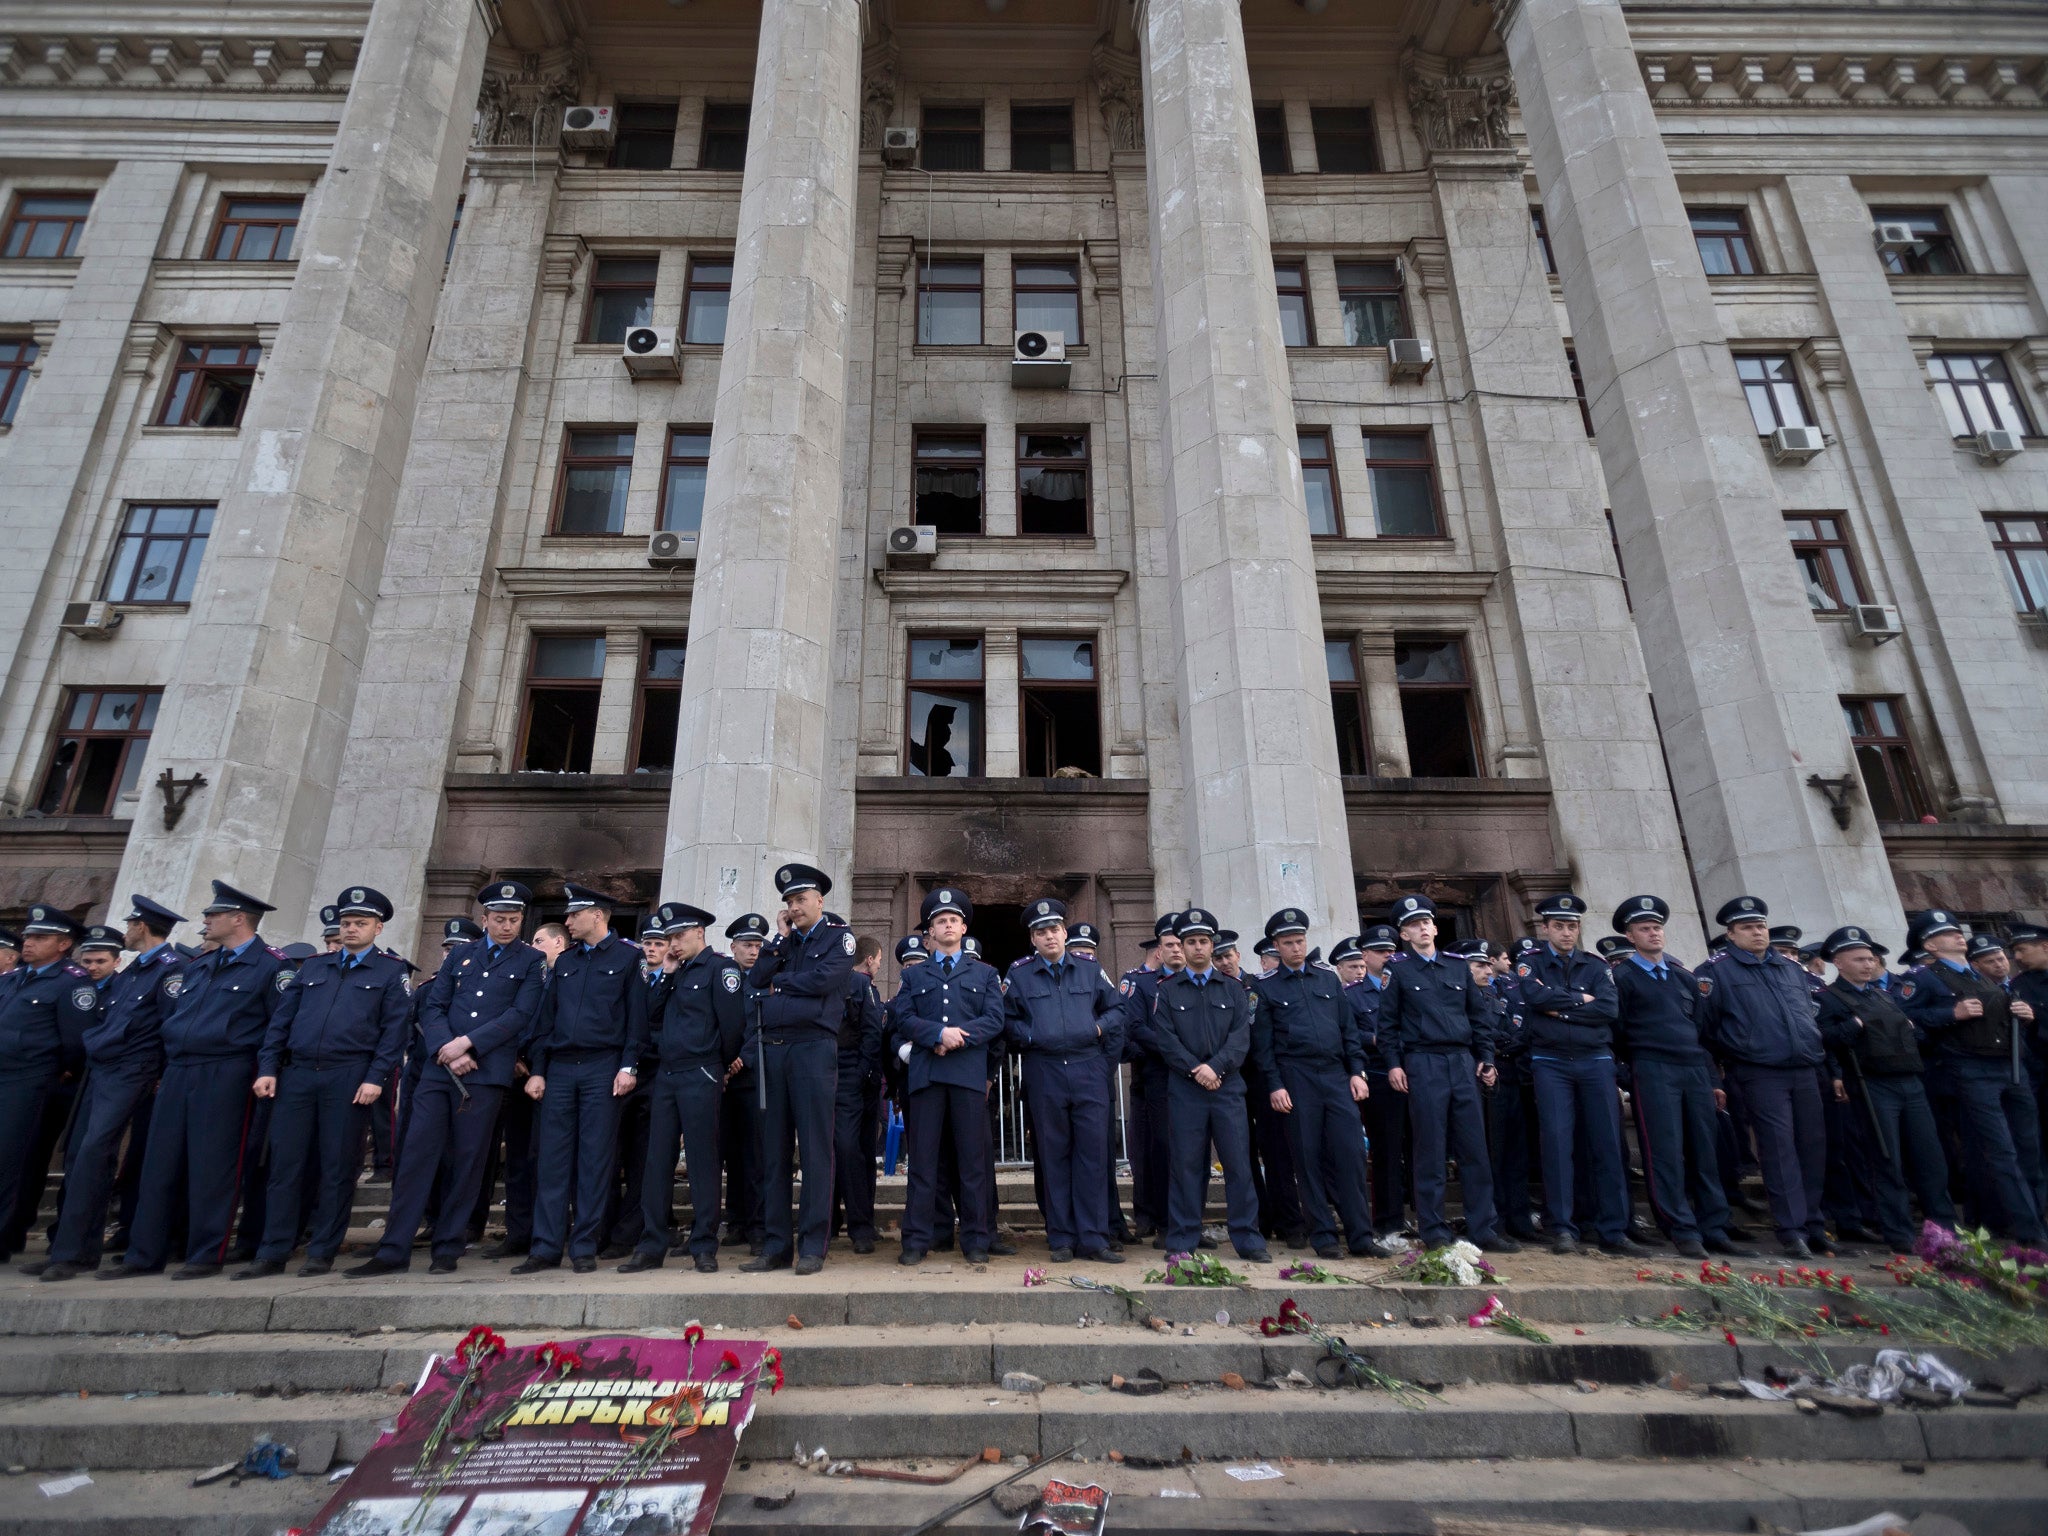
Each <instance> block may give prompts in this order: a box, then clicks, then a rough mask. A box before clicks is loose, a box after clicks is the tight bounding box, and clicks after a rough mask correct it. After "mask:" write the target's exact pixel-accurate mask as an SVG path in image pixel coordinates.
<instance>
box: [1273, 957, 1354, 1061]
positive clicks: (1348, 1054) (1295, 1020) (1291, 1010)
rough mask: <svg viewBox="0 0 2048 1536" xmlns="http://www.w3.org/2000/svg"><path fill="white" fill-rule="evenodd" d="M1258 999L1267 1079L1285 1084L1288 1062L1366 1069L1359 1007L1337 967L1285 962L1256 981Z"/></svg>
mask: <svg viewBox="0 0 2048 1536" xmlns="http://www.w3.org/2000/svg"><path fill="white" fill-rule="evenodd" d="M1251 989H1252V995H1253V997H1254V999H1255V1000H1256V1001H1257V1003H1258V1007H1257V1010H1256V1012H1255V1014H1254V1016H1253V1019H1252V1059H1253V1060H1254V1061H1255V1062H1256V1063H1257V1064H1258V1068H1259V1071H1260V1072H1261V1073H1262V1074H1264V1076H1265V1079H1266V1081H1267V1083H1269V1084H1270V1085H1271V1086H1272V1087H1275V1088H1277V1087H1280V1086H1281V1081H1280V1078H1279V1076H1278V1071H1279V1066H1280V1063H1282V1062H1291V1063H1293V1064H1295V1065H1297V1066H1304V1067H1316V1068H1332V1067H1334V1068H1336V1069H1338V1070H1340V1071H1342V1072H1343V1074H1344V1075H1345V1076H1346V1077H1357V1076H1360V1075H1361V1074H1363V1073H1364V1071H1365V1040H1364V1037H1363V1035H1362V1034H1361V1032H1360V1030H1359V1027H1358V1008H1357V1005H1356V1004H1355V1003H1354V1002H1353V1001H1352V999H1351V997H1350V996H1349V995H1348V991H1347V989H1346V987H1345V986H1344V983H1343V981H1342V980H1341V979H1340V978H1339V977H1338V976H1337V974H1336V973H1335V972H1333V971H1325V970H1321V969H1319V968H1318V967H1316V966H1313V965H1310V966H1304V967H1303V968H1302V969H1301V970H1299V971H1290V970H1289V969H1288V968H1287V967H1286V966H1284V965H1283V966H1281V967H1280V968H1279V969H1278V970H1277V971H1274V972H1273V973H1272V974H1271V975H1270V976H1261V977H1260V978H1259V979H1258V980H1256V981H1254V982H1253V983H1252V984H1251Z"/></svg>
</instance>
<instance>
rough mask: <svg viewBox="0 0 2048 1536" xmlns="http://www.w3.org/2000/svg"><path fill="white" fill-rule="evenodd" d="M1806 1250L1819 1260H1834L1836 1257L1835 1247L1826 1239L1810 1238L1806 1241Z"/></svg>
mask: <svg viewBox="0 0 2048 1536" xmlns="http://www.w3.org/2000/svg"><path fill="white" fill-rule="evenodd" d="M1806 1249H1807V1252H1809V1253H1811V1254H1812V1255H1813V1256H1814V1257H1815V1258H1817V1259H1832V1258H1833V1257H1834V1256H1835V1245H1834V1244H1833V1243H1831V1242H1829V1241H1828V1240H1827V1239H1826V1238H1824V1237H1809V1238H1808V1239H1807V1240H1806Z"/></svg>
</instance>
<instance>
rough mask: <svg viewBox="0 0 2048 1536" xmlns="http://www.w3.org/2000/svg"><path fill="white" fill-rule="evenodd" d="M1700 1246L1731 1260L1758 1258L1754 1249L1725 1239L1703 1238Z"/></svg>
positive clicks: (1682, 1250)
mask: <svg viewBox="0 0 2048 1536" xmlns="http://www.w3.org/2000/svg"><path fill="white" fill-rule="evenodd" d="M1700 1246H1701V1247H1702V1248H1704V1249H1706V1250H1707V1252H1709V1253H1718V1254H1722V1255H1724V1256H1725V1257H1727V1258H1731V1259H1753V1258H1755V1257H1756V1250H1755V1249H1754V1248H1745V1247H1743V1246H1742V1244H1740V1243H1731V1242H1729V1241H1728V1239H1727V1238H1725V1237H1703V1238H1701V1239H1700ZM1679 1251H1680V1252H1681V1253H1683V1252H1684V1251H1685V1250H1684V1249H1680V1250H1679Z"/></svg>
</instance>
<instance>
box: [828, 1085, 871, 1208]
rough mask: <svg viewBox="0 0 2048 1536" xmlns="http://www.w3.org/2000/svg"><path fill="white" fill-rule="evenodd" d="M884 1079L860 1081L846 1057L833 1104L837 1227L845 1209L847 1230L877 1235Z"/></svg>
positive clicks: (833, 1172) (833, 1202) (833, 1152)
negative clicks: (877, 1165) (877, 1157)
mask: <svg viewBox="0 0 2048 1536" xmlns="http://www.w3.org/2000/svg"><path fill="white" fill-rule="evenodd" d="M881 1109H882V1085H881V1084H880V1083H879V1082H876V1081H875V1080H874V1079H872V1078H870V1079H868V1080H866V1081H861V1080H860V1079H859V1078H858V1077H857V1076H856V1075H855V1071H854V1069H852V1068H850V1067H848V1066H847V1064H846V1063H845V1062H844V1061H842V1062H841V1063H840V1065H839V1087H838V1090H837V1093H836V1096H835V1099H834V1103H833V1106H832V1179H833V1185H834V1188H833V1190H832V1230H833V1231H835V1232H836V1231H838V1230H839V1223H840V1219H841V1217H842V1215H843V1216H844V1219H845V1222H846V1235H847V1236H848V1237H851V1238H857V1239H861V1240H865V1241H869V1242H872V1241H873V1240H874V1236H875V1140H876V1136H877V1134H878V1133H879V1131H880V1129H881Z"/></svg>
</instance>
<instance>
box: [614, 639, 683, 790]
mask: <svg viewBox="0 0 2048 1536" xmlns="http://www.w3.org/2000/svg"><path fill="white" fill-rule="evenodd" d="M689 639H690V637H689V636H688V635H687V634H676V633H670V632H666V631H663V632H656V631H652V630H649V631H645V632H643V633H642V634H641V636H640V666H639V670H638V671H637V672H636V673H635V674H634V676H633V729H632V732H631V734H630V735H629V736H628V737H627V741H626V772H628V773H633V774H638V773H671V774H672V773H674V772H675V761H674V759H673V758H671V759H670V761H669V765H668V767H666V768H642V767H641V766H640V747H641V737H642V733H643V732H644V730H645V729H646V725H647V701H648V698H649V697H650V696H651V695H653V694H657V693H659V694H669V693H672V694H674V695H675V696H676V716H677V721H678V723H680V722H681V718H682V700H683V680H682V679H681V678H680V677H678V678H676V679H674V680H673V681H670V680H669V679H667V678H657V677H656V676H655V675H654V671H653V665H654V653H655V651H656V650H657V649H660V648H666V647H669V646H675V645H680V646H681V647H682V648H683V651H684V657H683V668H684V670H685V671H687V670H688V669H689V665H690V662H689V654H688V653H689ZM599 682H600V686H601V685H602V682H603V680H602V679H599ZM669 750H670V752H671V753H673V752H674V750H675V743H674V741H673V740H671V741H670V743H669Z"/></svg>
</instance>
